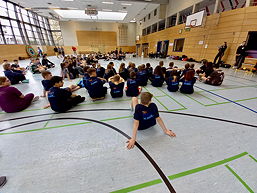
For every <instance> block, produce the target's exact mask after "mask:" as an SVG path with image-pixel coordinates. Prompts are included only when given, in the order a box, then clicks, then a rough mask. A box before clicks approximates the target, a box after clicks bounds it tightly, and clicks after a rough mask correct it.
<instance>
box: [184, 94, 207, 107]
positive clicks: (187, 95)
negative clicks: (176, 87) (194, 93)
mask: <svg viewBox="0 0 257 193" xmlns="http://www.w3.org/2000/svg"><path fill="white" fill-rule="evenodd" d="M183 95H185V96H186V97H188V98H190V99H191V100H193V101H195V102H197V103H199V104H200V105H203V106H205V104H203V103H201V102H200V101H198V100H196V99H194V98H193V97H191V96H190V95H189V94H183Z"/></svg>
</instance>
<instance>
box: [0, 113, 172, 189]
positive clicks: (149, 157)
mask: <svg viewBox="0 0 257 193" xmlns="http://www.w3.org/2000/svg"><path fill="white" fill-rule="evenodd" d="M54 120H82V121H90V122H94V123H98V124H101V125H104V126H106V127H109V128H111V129H112V130H114V131H116V132H118V133H120V134H121V135H123V136H124V137H126V138H127V139H131V137H130V136H129V135H127V134H126V133H124V132H123V131H121V130H120V129H118V128H117V127H114V126H112V125H110V124H107V123H104V122H101V121H97V120H94V119H87V118H70V117H62V118H52V119H44V120H38V121H32V122H27V123H23V124H20V125H15V126H12V127H9V128H6V129H2V130H0V132H2V131H5V130H10V129H13V128H17V127H21V126H26V125H31V124H35V123H40V122H44V121H54ZM135 145H136V147H137V148H138V149H139V150H140V151H141V152H142V153H143V154H144V156H145V157H146V158H147V159H148V161H150V163H151V164H152V166H153V167H154V168H155V170H156V171H157V172H158V174H159V175H160V177H161V178H162V180H163V181H164V183H165V184H166V186H167V188H168V189H169V191H170V192H171V193H176V191H175V189H174V188H173V187H172V185H171V183H170V181H169V180H168V178H167V177H166V176H165V174H164V173H163V171H162V170H161V168H160V167H159V166H158V165H157V163H156V162H155V161H154V160H153V158H152V157H151V156H150V155H149V154H148V153H147V152H146V150H145V149H144V148H143V147H142V146H141V145H140V144H139V143H137V142H136V143H135Z"/></svg>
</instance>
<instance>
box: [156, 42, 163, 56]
mask: <svg viewBox="0 0 257 193" xmlns="http://www.w3.org/2000/svg"><path fill="white" fill-rule="evenodd" d="M161 51H162V41H159V42H157V50H156V52H157V53H161Z"/></svg>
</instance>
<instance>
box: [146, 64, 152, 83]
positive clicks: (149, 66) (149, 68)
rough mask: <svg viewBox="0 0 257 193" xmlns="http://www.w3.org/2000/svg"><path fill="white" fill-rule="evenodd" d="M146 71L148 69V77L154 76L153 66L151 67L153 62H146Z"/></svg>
mask: <svg viewBox="0 0 257 193" xmlns="http://www.w3.org/2000/svg"><path fill="white" fill-rule="evenodd" d="M145 69H146V71H147V74H148V79H149V78H151V77H152V75H153V67H151V64H150V63H146V68H145Z"/></svg>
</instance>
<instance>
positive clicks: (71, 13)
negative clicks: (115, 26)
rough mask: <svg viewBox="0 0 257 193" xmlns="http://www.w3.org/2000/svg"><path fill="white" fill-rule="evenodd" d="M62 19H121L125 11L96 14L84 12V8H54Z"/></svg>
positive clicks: (124, 15) (99, 12)
mask: <svg viewBox="0 0 257 193" xmlns="http://www.w3.org/2000/svg"><path fill="white" fill-rule="evenodd" d="M54 11H55V12H56V13H57V14H58V15H60V16H61V17H62V18H64V19H86V20H92V19H96V20H107V21H123V20H124V18H125V17H126V15H127V13H120V12H108V11H98V15H97V16H90V15H86V14H85V10H54Z"/></svg>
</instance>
